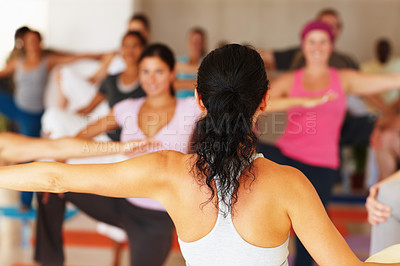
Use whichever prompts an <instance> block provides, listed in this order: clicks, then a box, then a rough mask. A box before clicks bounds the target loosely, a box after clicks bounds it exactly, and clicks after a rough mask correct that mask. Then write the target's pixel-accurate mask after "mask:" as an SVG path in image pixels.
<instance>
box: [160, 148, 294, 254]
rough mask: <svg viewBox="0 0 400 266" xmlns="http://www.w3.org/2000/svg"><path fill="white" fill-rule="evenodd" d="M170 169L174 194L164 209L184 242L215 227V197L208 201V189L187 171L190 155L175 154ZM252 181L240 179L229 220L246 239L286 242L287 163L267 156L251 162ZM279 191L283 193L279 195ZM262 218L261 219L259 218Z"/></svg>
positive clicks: (260, 242) (269, 244)
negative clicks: (272, 160)
mask: <svg viewBox="0 0 400 266" xmlns="http://www.w3.org/2000/svg"><path fill="white" fill-rule="evenodd" d="M177 160H178V161H180V162H181V163H178V162H177V164H175V166H178V165H179V167H174V169H173V173H171V175H169V176H171V177H172V176H173V177H174V178H173V179H174V187H175V188H176V192H177V193H176V197H174V198H173V199H172V200H171V201H168V203H167V204H165V203H164V206H165V207H166V209H167V211H168V212H169V214H170V215H171V217H172V220H173V221H174V223H175V225H176V228H177V232H178V235H179V237H180V239H181V240H183V241H185V242H193V241H196V240H199V239H201V238H202V237H204V236H206V235H207V234H208V233H210V232H211V230H212V229H213V228H214V226H215V223H216V221H217V216H218V210H217V208H216V206H215V203H216V202H217V197H214V199H213V201H212V202H210V203H208V204H205V205H202V204H203V203H205V202H207V201H208V199H209V197H210V195H211V194H210V191H209V189H208V187H207V186H206V185H203V186H201V185H200V184H199V183H198V182H197V180H196V178H195V177H193V175H192V174H191V172H190V169H191V162H193V157H192V155H182V156H181V158H177ZM254 166H255V167H254V173H255V176H256V179H255V180H254V182H251V180H248V181H247V182H243V181H242V183H241V186H240V188H239V192H238V201H237V203H236V204H235V205H234V206H233V209H232V220H233V223H234V226H235V228H236V230H237V232H238V233H239V234H240V235H241V236H242V238H243V239H244V240H245V241H247V242H248V243H250V244H252V245H255V246H259V247H276V246H279V245H281V244H282V243H284V242H285V240H286V239H287V237H288V234H289V230H290V227H291V223H290V220H289V217H288V214H287V210H286V206H285V204H286V202H285V197H286V195H285V193H286V192H285V191H284V190H285V185H284V178H283V179H279V178H278V177H279V176H282V173H283V175H285V172H287V170H288V167H283V166H279V165H277V164H275V163H273V162H271V161H269V160H267V159H264V158H259V159H257V160H256V161H255V162H254ZM281 195H282V197H281ZM260 221H262V222H260Z"/></svg>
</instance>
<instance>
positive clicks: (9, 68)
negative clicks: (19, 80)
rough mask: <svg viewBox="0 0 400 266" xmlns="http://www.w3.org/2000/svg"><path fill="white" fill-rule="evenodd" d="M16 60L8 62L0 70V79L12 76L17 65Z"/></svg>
mask: <svg viewBox="0 0 400 266" xmlns="http://www.w3.org/2000/svg"><path fill="white" fill-rule="evenodd" d="M17 60H18V58H14V59H13V60H11V61H10V62H8V63H7V65H6V66H5V67H4V68H3V69H2V70H0V78H3V77H7V76H10V75H12V73H14V70H15V67H16V65H17Z"/></svg>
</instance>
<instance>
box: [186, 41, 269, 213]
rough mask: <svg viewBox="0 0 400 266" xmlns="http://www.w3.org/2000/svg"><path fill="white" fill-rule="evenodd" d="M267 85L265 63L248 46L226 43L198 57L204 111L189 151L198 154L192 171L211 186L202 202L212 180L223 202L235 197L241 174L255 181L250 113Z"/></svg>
mask: <svg viewBox="0 0 400 266" xmlns="http://www.w3.org/2000/svg"><path fill="white" fill-rule="evenodd" d="M267 90H268V79H267V74H266V72H265V67H264V62H263V60H262V59H261V57H260V55H259V54H258V52H256V51H255V50H254V49H252V48H250V47H248V46H242V45H239V44H229V45H225V46H223V47H222V48H218V49H216V50H214V51H212V52H211V53H209V54H208V55H207V56H206V57H205V58H204V60H203V61H202V63H201V65H200V68H199V71H198V78H197V92H198V95H199V96H200V98H201V100H202V102H203V104H204V106H205V107H206V109H207V112H206V115H205V116H204V117H202V118H201V119H200V120H199V121H198V123H197V125H196V130H195V132H194V136H193V139H192V140H193V143H192V149H191V150H192V151H193V152H194V153H195V154H196V155H197V159H196V162H195V164H194V165H193V168H192V171H193V172H194V174H195V175H196V176H197V177H198V181H199V183H200V184H202V185H204V184H206V185H207V186H208V188H209V189H210V190H211V196H210V198H209V200H208V201H206V202H205V203H204V204H206V203H208V202H210V201H212V199H213V198H214V196H215V194H216V189H215V186H214V185H213V184H214V179H216V180H218V182H219V186H218V190H219V192H220V194H219V201H220V203H223V204H225V205H227V206H228V207H230V206H231V205H234V204H235V203H236V202H237V193H238V189H239V184H240V181H241V180H240V179H245V181H247V180H248V179H251V180H252V181H253V180H254V178H255V176H254V173H253V171H252V169H253V164H252V156H253V154H254V152H255V144H256V141H257V137H256V135H255V134H254V132H253V126H254V123H255V121H253V116H254V114H255V112H256V110H257V109H258V107H259V105H260V103H261V101H262V98H263V96H264V94H265V93H266V92H267ZM204 178H205V180H204Z"/></svg>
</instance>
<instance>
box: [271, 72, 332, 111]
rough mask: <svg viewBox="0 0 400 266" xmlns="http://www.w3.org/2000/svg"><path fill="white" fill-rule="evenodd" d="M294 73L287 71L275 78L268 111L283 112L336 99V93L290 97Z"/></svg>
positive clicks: (272, 83)
mask: <svg viewBox="0 0 400 266" xmlns="http://www.w3.org/2000/svg"><path fill="white" fill-rule="evenodd" d="M293 78H294V76H293V73H292V72H291V73H285V74H282V75H281V76H279V77H278V78H276V79H274V80H273V81H272V82H271V86H270V90H269V92H268V95H269V99H268V100H267V110H266V111H267V112H269V113H272V112H281V111H286V110H288V109H290V108H293V107H298V106H303V107H308V108H311V107H315V106H317V105H319V104H323V103H325V102H327V101H329V100H332V99H335V98H336V97H337V95H336V94H333V93H328V94H325V95H322V96H318V97H307V98H300V97H289V90H290V88H291V87H292V85H293Z"/></svg>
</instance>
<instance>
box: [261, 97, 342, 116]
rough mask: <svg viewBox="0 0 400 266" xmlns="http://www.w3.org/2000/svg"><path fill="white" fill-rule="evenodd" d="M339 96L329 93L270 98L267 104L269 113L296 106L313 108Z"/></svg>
mask: <svg viewBox="0 0 400 266" xmlns="http://www.w3.org/2000/svg"><path fill="white" fill-rule="evenodd" d="M336 97H337V95H336V94H333V93H328V94H325V95H323V96H319V97H306V98H300V97H290V98H275V99H270V100H269V101H268V104H267V109H266V112H267V113H274V112H283V111H287V110H289V109H291V108H294V107H305V108H312V107H315V106H318V105H320V104H324V103H326V102H328V101H330V100H333V99H335V98H336Z"/></svg>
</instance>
